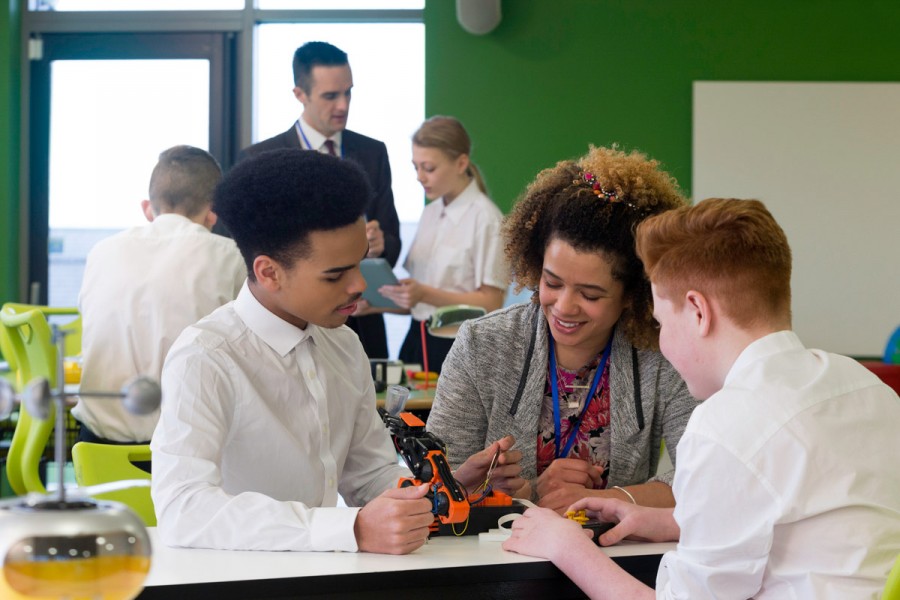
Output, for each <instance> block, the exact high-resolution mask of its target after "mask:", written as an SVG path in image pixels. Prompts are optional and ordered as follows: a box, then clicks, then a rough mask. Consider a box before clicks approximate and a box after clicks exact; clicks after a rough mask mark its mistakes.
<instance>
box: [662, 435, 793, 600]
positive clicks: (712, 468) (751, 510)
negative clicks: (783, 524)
mask: <svg viewBox="0 0 900 600" xmlns="http://www.w3.org/2000/svg"><path fill="white" fill-rule="evenodd" d="M679 450H680V451H681V452H680V455H681V463H680V464H679V465H678V476H677V477H676V479H675V486H674V493H675V497H676V498H677V500H678V504H677V506H676V507H675V512H674V517H675V520H676V522H677V523H678V525H679V527H680V528H681V539H680V540H679V542H678V546H677V548H676V549H675V551H673V552H668V553H667V554H666V555H665V556H663V559H662V562H661V563H660V568H659V573H658V575H657V582H656V596H657V598H666V599H672V600H674V599H687V598H690V599H691V600H702V599H704V598H710V599H712V598H752V597H754V596H755V595H756V594H757V593H758V592H759V589H760V586H761V585H762V580H763V575H764V573H765V569H766V564H767V562H768V558H769V551H770V548H771V545H772V536H773V531H774V526H775V515H776V514H778V511H776V506H777V498H776V496H775V494H774V493H773V490H771V489H769V486H767V485H766V484H765V482H764V481H762V480H761V479H760V478H759V477H757V475H756V474H755V473H754V472H753V471H752V469H751V468H750V467H749V466H748V465H747V464H746V463H744V462H743V461H741V460H739V459H738V457H736V456H734V455H733V454H731V453H730V452H728V451H727V450H726V449H725V448H723V447H722V446H721V445H720V444H718V443H716V442H715V441H714V440H711V439H709V438H707V437H705V436H702V435H698V434H691V433H685V435H684V437H682V439H681V443H680V447H679Z"/></svg>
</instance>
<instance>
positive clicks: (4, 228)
mask: <svg viewBox="0 0 900 600" xmlns="http://www.w3.org/2000/svg"><path fill="white" fill-rule="evenodd" d="M7 4H8V6H7V7H4V8H3V10H0V303H2V302H5V301H8V300H18V299H19V294H18V285H19V261H18V257H19V227H18V225H19V185H18V173H19V73H20V69H19V14H18V8H17V7H18V4H19V3H18V1H17V0H8V2H7Z"/></svg>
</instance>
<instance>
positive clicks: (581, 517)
mask: <svg viewBox="0 0 900 600" xmlns="http://www.w3.org/2000/svg"><path fill="white" fill-rule="evenodd" d="M566 518H567V519H571V520H572V521H575V522H576V523H578V524H579V525H584V524H585V523H587V522H588V517H587V511H585V510H584V509H581V510H569V511H566Z"/></svg>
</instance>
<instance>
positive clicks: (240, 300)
mask: <svg viewBox="0 0 900 600" xmlns="http://www.w3.org/2000/svg"><path fill="white" fill-rule="evenodd" d="M234 312H236V313H237V315H238V316H239V317H240V318H241V320H242V321H243V322H244V324H246V325H247V327H248V328H249V329H250V331H252V332H253V333H255V334H256V335H257V336H258V337H259V338H260V339H261V340H262V341H264V342H265V343H266V344H267V345H268V346H269V347H271V348H272V349H273V350H274V351H275V352H277V353H278V354H280V355H281V356H287V355H288V353H290V351H291V350H293V349H294V348H295V347H296V346H297V345H298V344H300V343H301V342H303V341H306V340H307V339H312V340H314V339H315V337H314V332H315V331H316V326H315V325H313V324H312V323H309V324H307V325H306V329H300V328H299V327H297V326H296V325H292V324H291V323H288V322H287V321H285V320H284V319H282V318H281V317H279V316H277V315H276V314H274V313H273V312H271V311H270V310H269V309H268V308H266V307H265V306H263V305H262V304H260V302H259V300H257V299H256V297H255V296H254V295H253V293H252V292H251V291H250V287H249V285H248V283H247V282H246V281H245V282H244V285H243V287H241V291H240V292H239V293H238V297H237V298H236V299H235V301H234Z"/></svg>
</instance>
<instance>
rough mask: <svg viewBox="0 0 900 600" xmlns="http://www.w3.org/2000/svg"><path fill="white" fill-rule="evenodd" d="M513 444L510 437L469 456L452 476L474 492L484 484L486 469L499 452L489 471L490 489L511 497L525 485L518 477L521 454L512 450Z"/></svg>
mask: <svg viewBox="0 0 900 600" xmlns="http://www.w3.org/2000/svg"><path fill="white" fill-rule="evenodd" d="M515 443H516V438H514V437H513V436H511V435H508V436H506V437H504V438H501V439H499V440H497V441H496V442H494V443H493V444H491V445H490V446H488V447H487V448H485V449H484V450H482V451H481V452H478V453H477V454H473V455H472V456H470V457H469V458H468V459H467V460H466V462H464V463H463V464H461V465H460V466H459V468H458V469H457V470H456V473H454V474H453V476H454V477H455V478H456V480H457V481H458V482H459V483H460V485H462V486H463V487H465V488H466V489H467V490H469V491H474V490H475V489H477V488H478V486H480V485H481V484H483V483H484V480H485V479H486V478H487V475H488V469H490V468H491V463H492V462H493V461H494V456H496V455H497V451H498V450H499V452H500V456H499V457H498V458H497V462H496V464H495V465H494V470H493V471H491V487H492V488H493V489H495V490H499V491H501V492H505V493H507V494H510V495H512V494H513V493H514V492H516V491H518V490H519V489H520V488H522V486H524V485H525V483H526V481H525V480H524V479H522V478H521V477H519V473H521V472H522V466H521V465H519V461H520V460H522V453H521V452H520V451H519V450H513V449H512V447H513V445H514V444H515Z"/></svg>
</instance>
